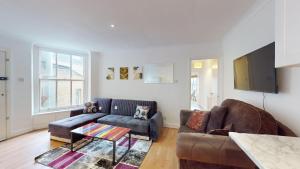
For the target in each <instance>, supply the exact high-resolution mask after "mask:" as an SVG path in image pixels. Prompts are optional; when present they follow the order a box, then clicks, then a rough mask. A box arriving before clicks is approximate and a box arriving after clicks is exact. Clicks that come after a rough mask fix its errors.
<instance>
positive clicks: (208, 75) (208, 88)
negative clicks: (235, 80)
mask: <svg viewBox="0 0 300 169" xmlns="http://www.w3.org/2000/svg"><path fill="white" fill-rule="evenodd" d="M190 99H191V100H190V103H191V109H192V110H195V109H197V110H203V111H205V110H210V109H211V108H212V107H213V106H215V105H217V103H218V60H217V59H201V60H192V61H191V97H190Z"/></svg>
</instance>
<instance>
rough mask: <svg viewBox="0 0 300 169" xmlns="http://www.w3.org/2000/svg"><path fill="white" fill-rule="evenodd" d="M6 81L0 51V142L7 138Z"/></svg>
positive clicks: (4, 55)
mask: <svg viewBox="0 0 300 169" xmlns="http://www.w3.org/2000/svg"><path fill="white" fill-rule="evenodd" d="M6 80H7V77H6V53H5V52H4V51H1V50H0V141H2V140H5V139H6V137H7V121H6V116H7V114H6V113H7V112H6V100H7V98H6Z"/></svg>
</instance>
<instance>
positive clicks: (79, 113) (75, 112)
mask: <svg viewBox="0 0 300 169" xmlns="http://www.w3.org/2000/svg"><path fill="white" fill-rule="evenodd" d="M81 114H83V109H76V110H71V113H70V117H73V116H78V115H81Z"/></svg>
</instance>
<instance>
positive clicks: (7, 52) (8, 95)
mask: <svg viewBox="0 0 300 169" xmlns="http://www.w3.org/2000/svg"><path fill="white" fill-rule="evenodd" d="M0 51H2V52H4V53H5V59H6V63H5V74H6V76H7V77H8V80H7V81H6V106H5V107H6V133H5V135H6V137H5V139H8V138H10V136H11V133H10V129H11V128H10V126H11V125H10V124H11V120H10V115H11V113H10V112H11V108H10V106H9V105H10V103H11V101H10V100H11V92H10V91H11V90H10V86H11V83H10V74H11V72H10V61H11V57H10V56H11V52H10V50H9V49H5V48H0Z"/></svg>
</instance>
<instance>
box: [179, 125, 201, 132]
mask: <svg viewBox="0 0 300 169" xmlns="http://www.w3.org/2000/svg"><path fill="white" fill-rule="evenodd" d="M178 132H179V133H198V132H197V131H195V130H193V129H191V128H189V127H187V126H186V125H182V126H180V128H179V130H178Z"/></svg>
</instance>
